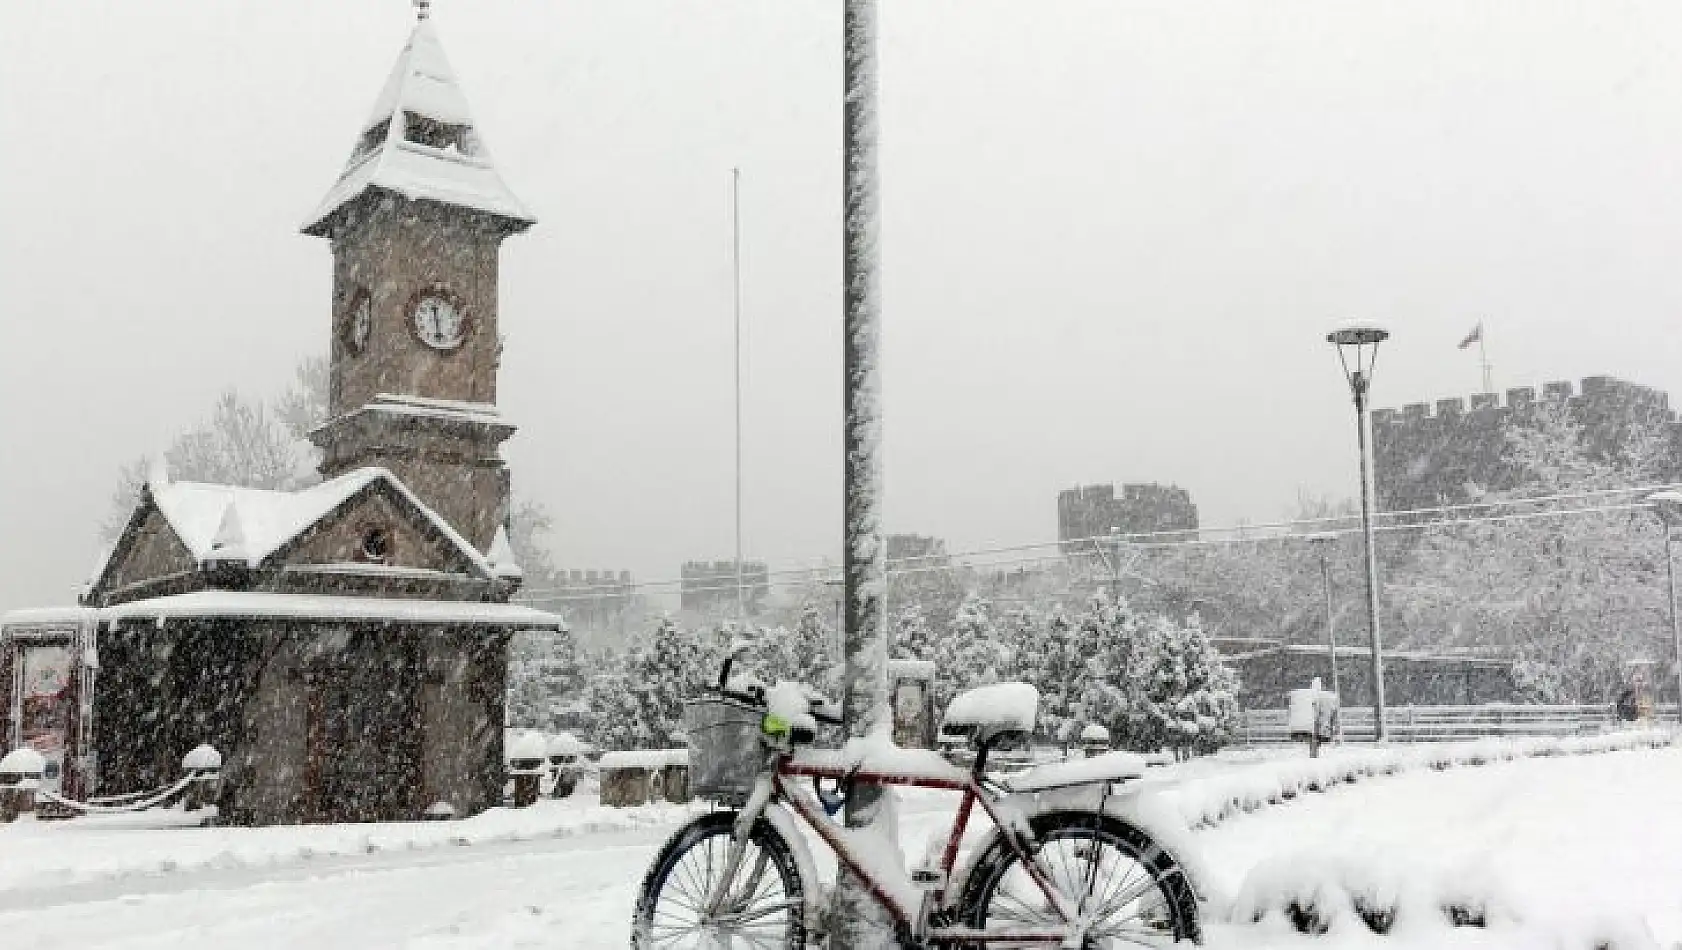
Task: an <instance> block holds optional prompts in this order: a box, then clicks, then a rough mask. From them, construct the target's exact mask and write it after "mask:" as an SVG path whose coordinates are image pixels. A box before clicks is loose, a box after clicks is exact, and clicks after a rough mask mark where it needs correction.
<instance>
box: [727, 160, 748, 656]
mask: <svg viewBox="0 0 1682 950" xmlns="http://www.w3.org/2000/svg"><path fill="white" fill-rule="evenodd" d="M741 192H742V170H741V169H740V168H732V169H730V276H731V285H730V286H731V304H732V307H733V309H734V311H735V316H736V349H735V355H736V623H737V624H741V623H742V622H743V621H744V620H745V619H746V618H747V610H746V609H745V608H744V606H743V597H742V199H741Z"/></svg>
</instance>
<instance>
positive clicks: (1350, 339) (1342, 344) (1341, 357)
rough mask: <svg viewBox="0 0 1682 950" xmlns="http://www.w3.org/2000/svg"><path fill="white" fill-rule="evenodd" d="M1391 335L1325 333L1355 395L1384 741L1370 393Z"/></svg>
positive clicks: (1376, 710) (1374, 328)
mask: <svg viewBox="0 0 1682 950" xmlns="http://www.w3.org/2000/svg"><path fill="white" fill-rule="evenodd" d="M1389 338H1390V331H1389V330H1386V329H1384V328H1383V327H1381V326H1378V325H1377V324H1372V323H1361V322H1351V323H1346V324H1344V325H1343V326H1340V327H1338V328H1337V329H1335V330H1333V331H1332V332H1331V333H1328V334H1326V342H1327V343H1330V344H1331V345H1332V346H1334V347H1336V348H1337V358H1338V362H1339V363H1341V364H1342V365H1343V376H1344V378H1345V379H1346V380H1348V381H1349V392H1350V393H1351V395H1353V396H1354V397H1355V427H1356V432H1357V436H1356V437H1357V439H1358V440H1359V442H1360V450H1361V534H1362V537H1363V539H1364V541H1365V544H1364V545H1363V546H1364V548H1365V555H1366V562H1367V629H1368V631H1369V633H1370V634H1371V640H1372V716H1373V737H1374V738H1375V739H1377V740H1378V741H1379V742H1383V741H1384V740H1385V738H1386V736H1387V735H1388V733H1389V730H1388V729H1386V728H1385V723H1384V654H1383V649H1384V638H1383V637H1382V635H1381V634H1380V632H1379V626H1378V559H1377V551H1376V546H1375V545H1374V543H1373V530H1372V508H1373V494H1374V489H1373V472H1372V463H1371V461H1370V459H1369V458H1368V454H1369V452H1370V450H1371V444H1370V443H1371V439H1370V438H1369V436H1370V434H1371V429H1372V421H1371V416H1370V414H1369V412H1368V409H1369V407H1368V405H1367V395H1368V393H1369V392H1370V391H1371V389H1372V370H1373V365H1374V364H1375V363H1377V362H1378V345H1379V344H1380V343H1383V342H1384V341H1385V340H1387V339H1389Z"/></svg>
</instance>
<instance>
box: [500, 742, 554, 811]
mask: <svg viewBox="0 0 1682 950" xmlns="http://www.w3.org/2000/svg"><path fill="white" fill-rule="evenodd" d="M547 753H548V741H547V740H546V739H545V738H544V737H543V735H542V734H541V733H536V732H528V733H526V734H525V735H522V736H520V737H519V738H518V739H515V740H514V741H513V742H511V743H509V746H508V776H509V777H510V778H512V779H513V780H514V807H515V808H530V807H531V806H533V805H535V804H537V798H538V796H539V795H540V794H542V792H543V772H544V760H545V759H546V758H547V757H548V756H547Z"/></svg>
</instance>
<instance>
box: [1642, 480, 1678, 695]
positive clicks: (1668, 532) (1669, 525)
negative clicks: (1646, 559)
mask: <svg viewBox="0 0 1682 950" xmlns="http://www.w3.org/2000/svg"><path fill="white" fill-rule="evenodd" d="M1647 503H1648V504H1650V505H1652V506H1653V511H1654V512H1655V513H1656V514H1657V515H1658V516H1659V520H1660V521H1662V522H1664V566H1665V575H1666V576H1667V577H1669V578H1670V637H1671V640H1672V641H1674V642H1675V644H1676V687H1677V707H1676V710H1677V716H1678V717H1682V620H1679V619H1678V618H1677V616H1676V557H1675V554H1674V553H1673V551H1672V550H1671V544H1672V539H1674V538H1675V536H1676V534H1675V530H1676V529H1677V528H1679V527H1682V492H1675V491H1662V492H1658V493H1656V494H1653V495H1648V496H1647Z"/></svg>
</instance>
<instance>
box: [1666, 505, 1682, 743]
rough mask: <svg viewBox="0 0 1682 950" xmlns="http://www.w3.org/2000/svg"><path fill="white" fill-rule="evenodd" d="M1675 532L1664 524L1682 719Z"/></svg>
mask: <svg viewBox="0 0 1682 950" xmlns="http://www.w3.org/2000/svg"><path fill="white" fill-rule="evenodd" d="M1674 536H1675V532H1674V531H1672V530H1671V526H1670V525H1668V524H1667V525H1665V526H1664V566H1665V573H1666V574H1668V575H1669V576H1670V637H1671V640H1673V641H1674V642H1675V644H1676V703H1677V705H1676V715H1677V717H1678V719H1682V619H1678V617H1677V616H1676V556H1675V554H1674V552H1672V551H1671V543H1672V538H1673V537H1674Z"/></svg>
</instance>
